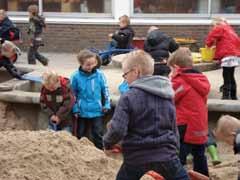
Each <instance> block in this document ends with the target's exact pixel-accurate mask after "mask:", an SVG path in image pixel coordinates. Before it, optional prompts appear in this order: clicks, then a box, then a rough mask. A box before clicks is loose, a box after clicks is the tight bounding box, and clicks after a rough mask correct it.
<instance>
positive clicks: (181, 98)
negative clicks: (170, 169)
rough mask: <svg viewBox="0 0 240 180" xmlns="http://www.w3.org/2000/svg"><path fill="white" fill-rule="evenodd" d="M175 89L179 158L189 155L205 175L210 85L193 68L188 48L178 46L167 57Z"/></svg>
mask: <svg viewBox="0 0 240 180" xmlns="http://www.w3.org/2000/svg"><path fill="white" fill-rule="evenodd" d="M168 64H169V66H170V68H171V70H172V72H171V78H172V84H173V89H174V90H175V98H174V99H175V105H176V110H177V111H176V115H177V125H178V129H179V134H180V143H181V145H180V155H179V156H180V160H181V162H182V164H183V165H185V164H186V158H187V156H188V155H189V154H190V153H191V154H192V155H193V166H194V167H193V169H194V171H197V172H199V173H201V174H204V175H206V176H208V165H207V159H206V156H205V143H206V142H207V139H208V110H207V96H208V93H209V90H210V84H209V81H208V79H207V77H206V76H204V75H203V74H202V73H200V72H198V71H196V70H194V69H193V67H192V66H193V60H192V56H191V51H190V50H189V49H188V48H179V49H178V50H176V51H175V52H174V53H173V54H172V55H171V56H170V58H169V61H168Z"/></svg>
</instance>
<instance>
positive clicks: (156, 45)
mask: <svg viewBox="0 0 240 180" xmlns="http://www.w3.org/2000/svg"><path fill="white" fill-rule="evenodd" d="M178 47H179V45H178V44H177V43H176V42H175V40H174V39H173V38H172V37H170V36H168V35H167V34H165V33H163V32H161V31H160V30H154V31H152V32H150V33H149V34H148V35H147V39H146V40H145V42H144V50H145V51H146V52H148V53H149V54H150V55H151V56H152V57H153V59H154V60H155V62H160V61H161V60H163V59H167V58H168V57H169V53H172V52H174V51H176V50H177V49H178Z"/></svg>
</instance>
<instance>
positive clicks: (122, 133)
mask: <svg viewBox="0 0 240 180" xmlns="http://www.w3.org/2000/svg"><path fill="white" fill-rule="evenodd" d="M173 94H174V93H173V89H172V87H171V83H170V81H169V80H168V79H167V78H165V77H162V76H146V77H144V78H141V79H138V80H136V81H134V82H133V83H132V84H131V86H130V90H129V91H128V92H126V93H125V94H123V95H122V96H121V97H120V100H119V102H118V105H117V107H116V110H115V112H114V115H113V118H112V120H111V121H110V128H109V129H108V131H107V133H106V134H105V135H104V138H103V142H104V147H105V149H111V148H112V146H113V145H115V144H116V143H118V142H120V141H122V148H123V156H124V161H125V162H126V163H129V164H135V165H136V164H144V163H149V162H163V161H168V160H172V159H175V158H177V149H178V145H179V140H178V131H177V127H176V117H175V106H174V104H173V100H172V98H173Z"/></svg>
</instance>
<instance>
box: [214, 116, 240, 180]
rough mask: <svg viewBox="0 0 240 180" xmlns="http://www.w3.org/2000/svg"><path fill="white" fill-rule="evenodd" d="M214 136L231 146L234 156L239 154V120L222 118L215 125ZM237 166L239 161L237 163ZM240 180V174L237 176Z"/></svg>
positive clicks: (230, 117) (229, 117)
mask: <svg viewBox="0 0 240 180" xmlns="http://www.w3.org/2000/svg"><path fill="white" fill-rule="evenodd" d="M215 136H216V138H217V139H218V140H221V141H224V142H225V143H227V144H229V145H231V146H233V151H234V153H235V154H240V120H239V119H236V118H234V117H232V116H229V115H225V116H222V117H221V118H220V119H219V120H218V123H217V128H216V130H215ZM238 165H239V161H238ZM238 180H240V174H238Z"/></svg>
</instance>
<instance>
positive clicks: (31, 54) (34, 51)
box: [28, 43, 48, 66]
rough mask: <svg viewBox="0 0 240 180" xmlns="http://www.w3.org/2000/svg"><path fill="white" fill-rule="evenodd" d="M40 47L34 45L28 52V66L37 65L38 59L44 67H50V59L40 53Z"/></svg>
mask: <svg viewBox="0 0 240 180" xmlns="http://www.w3.org/2000/svg"><path fill="white" fill-rule="evenodd" d="M39 47H40V45H39V44H37V43H33V44H32V45H31V46H30V47H29V50H28V64H36V59H37V60H38V61H39V62H40V63H42V64H43V65H44V66H46V65H48V59H47V58H46V57H45V56H43V55H41V54H40V53H39V52H38V49H39Z"/></svg>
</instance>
